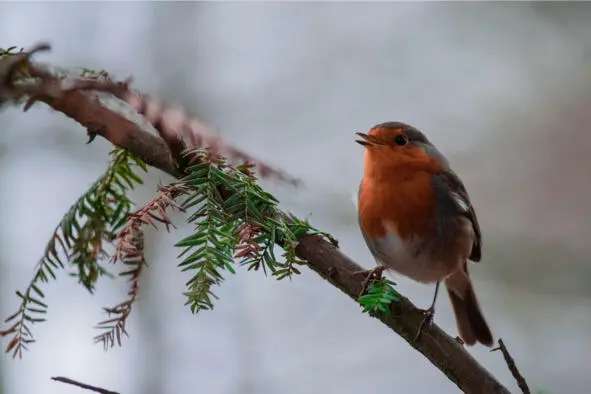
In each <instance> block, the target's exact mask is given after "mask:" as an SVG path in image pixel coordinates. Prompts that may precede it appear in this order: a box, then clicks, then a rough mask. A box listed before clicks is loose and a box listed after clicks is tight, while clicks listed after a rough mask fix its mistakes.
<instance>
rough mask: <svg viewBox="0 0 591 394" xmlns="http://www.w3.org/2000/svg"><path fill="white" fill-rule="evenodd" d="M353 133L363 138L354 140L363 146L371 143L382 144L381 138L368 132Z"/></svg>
mask: <svg viewBox="0 0 591 394" xmlns="http://www.w3.org/2000/svg"><path fill="white" fill-rule="evenodd" d="M355 134H357V135H358V136H360V137H361V138H363V139H362V140H355V142H357V143H358V144H361V145H363V146H365V147H367V146H372V145H384V143H383V142H382V141H381V140H379V139H377V138H376V137H374V136H373V135H369V134H365V133H355Z"/></svg>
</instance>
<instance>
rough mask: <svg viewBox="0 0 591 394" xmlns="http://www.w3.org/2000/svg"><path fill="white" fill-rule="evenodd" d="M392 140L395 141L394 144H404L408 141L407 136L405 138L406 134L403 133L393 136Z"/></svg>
mask: <svg viewBox="0 0 591 394" xmlns="http://www.w3.org/2000/svg"><path fill="white" fill-rule="evenodd" d="M394 142H395V143H396V145H400V146H403V145H406V143H407V142H408V138H406V136H404V135H397V136H396V137H395V138H394Z"/></svg>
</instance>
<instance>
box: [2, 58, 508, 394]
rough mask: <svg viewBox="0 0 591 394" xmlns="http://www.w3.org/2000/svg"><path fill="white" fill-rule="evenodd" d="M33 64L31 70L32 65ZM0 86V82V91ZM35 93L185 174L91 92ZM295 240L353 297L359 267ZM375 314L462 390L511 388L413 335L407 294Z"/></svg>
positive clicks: (158, 143)
mask: <svg viewBox="0 0 591 394" xmlns="http://www.w3.org/2000/svg"><path fill="white" fill-rule="evenodd" d="M31 70H32V71H33V72H34V71H35V66H34V65H32V66H31ZM37 75H42V73H39V74H37ZM1 89H2V87H1V86H0V93H1ZM0 96H1V95H0ZM35 99H36V100H39V101H42V102H44V103H46V104H47V105H49V106H50V107H51V108H53V109H54V110H56V111H59V112H62V113H63V114H65V115H66V116H68V117H70V118H72V119H73V120H74V121H76V122H77V123H80V124H81V125H82V126H84V127H85V128H86V129H87V130H88V132H89V133H90V134H92V135H94V134H96V135H100V136H102V137H104V138H105V139H107V140H109V141H110V142H111V143H113V144H114V145H116V146H118V147H121V148H124V149H126V150H129V151H130V152H132V153H133V154H135V155H137V156H138V157H140V158H141V159H142V160H144V161H145V162H146V163H147V164H148V165H150V166H152V167H156V168H158V169H160V170H162V171H164V172H166V173H168V174H170V175H172V176H173V177H177V178H179V177H181V176H182V175H183V173H182V171H181V170H180V169H179V167H178V165H177V163H179V162H181V158H179V157H175V158H173V156H172V155H171V153H170V150H169V149H168V147H167V144H166V143H165V142H164V140H163V139H162V138H160V137H158V136H156V135H154V134H153V133H151V132H149V131H148V130H144V129H143V128H141V127H140V126H139V125H137V124H135V123H134V122H132V121H130V120H129V119H127V118H126V117H124V116H123V115H121V114H119V113H118V112H115V111H113V110H111V109H109V108H107V107H105V106H103V105H102V104H101V103H100V102H99V101H98V99H97V98H96V97H94V96H92V95H91V94H88V93H86V92H83V91H79V90H69V91H66V92H62V94H59V95H51V94H41V95H37V96H36V97H35ZM298 240H299V245H298V247H297V249H296V253H297V255H298V257H300V258H302V259H303V260H305V261H307V263H308V266H309V267H310V268H311V269H312V270H313V271H315V272H316V273H318V274H319V275H320V276H321V277H323V278H324V279H326V280H327V281H328V282H329V283H331V284H332V285H333V286H335V287H337V288H339V289H340V290H341V291H343V292H344V293H345V294H347V295H348V296H350V297H351V298H352V299H353V300H355V301H357V298H358V295H359V293H360V291H361V287H362V282H363V278H362V277H361V276H360V275H355V274H354V273H355V272H357V271H361V270H362V269H363V268H362V267H361V266H359V265H358V264H356V263H355V262H354V261H352V260H351V259H350V258H348V257H347V256H345V255H344V254H343V253H341V252H340V251H339V250H338V249H337V248H336V247H335V246H334V245H332V244H331V243H330V242H328V241H326V240H325V239H323V238H322V237H320V236H310V235H304V236H300V237H299V238H298ZM373 316H374V317H375V318H377V319H379V320H380V321H381V322H382V323H384V324H385V325H386V326H387V327H389V328H390V329H391V330H392V331H394V332H396V333H397V334H398V335H400V336H401V337H402V338H403V339H404V340H405V341H407V342H408V343H409V344H410V345H411V346H412V347H413V348H415V349H416V350H417V351H419V352H420V353H422V354H423V355H424V356H425V357H426V358H427V359H428V360H429V361H430V362H431V363H432V364H433V365H434V366H435V367H437V368H438V369H439V370H441V371H442V372H443V373H444V374H445V376H447V377H448V379H450V381H452V382H453V383H455V384H456V385H457V386H458V387H459V388H460V389H461V390H462V391H464V392H465V393H474V394H493V393H495V394H496V393H506V394H508V393H509V390H507V389H506V388H505V387H504V386H503V385H502V384H501V383H500V382H498V381H497V380H496V379H495V378H494V377H493V376H492V375H491V374H490V373H489V372H488V371H487V370H486V369H485V368H484V367H483V366H482V365H480V364H479V363H478V362H477V361H476V360H475V359H474V358H473V357H472V356H471V355H470V354H469V353H468V352H467V351H466V350H465V349H464V347H463V346H462V345H460V343H459V342H458V341H457V340H456V339H454V338H452V337H451V336H449V335H447V334H446V333H445V332H444V331H443V330H441V328H439V326H437V325H436V324H434V323H433V324H432V325H430V326H429V327H427V328H426V329H424V330H423V331H422V334H421V338H420V339H419V340H417V341H415V340H414V337H415V334H416V333H417V330H418V329H419V325H420V323H421V321H422V320H423V318H424V314H423V313H422V312H421V311H420V310H419V309H417V308H416V307H415V306H414V305H413V304H412V303H411V302H410V301H409V300H408V299H407V298H405V297H402V296H401V297H400V301H399V302H396V303H394V304H392V313H391V314H390V315H387V314H383V313H376V314H373Z"/></svg>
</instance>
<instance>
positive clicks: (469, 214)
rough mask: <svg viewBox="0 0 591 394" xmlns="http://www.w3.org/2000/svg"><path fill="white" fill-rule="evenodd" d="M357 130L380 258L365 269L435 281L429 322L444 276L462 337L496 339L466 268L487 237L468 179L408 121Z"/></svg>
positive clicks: (368, 233) (366, 213)
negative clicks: (455, 169)
mask: <svg viewBox="0 0 591 394" xmlns="http://www.w3.org/2000/svg"><path fill="white" fill-rule="evenodd" d="M356 134H357V135H358V136H360V137H361V139H360V140H357V141H356V142H358V143H359V144H361V145H363V146H364V147H365V167H364V174H363V180H362V181H361V186H360V188H359V201H358V214H359V225H360V227H361V232H362V233H363V237H364V238H365V242H366V243H367V246H368V248H369V250H370V251H371V253H372V255H373V256H374V258H375V259H376V262H377V263H378V267H377V268H376V269H374V270H370V271H366V272H369V275H373V274H375V272H376V271H379V272H380V273H381V271H382V270H384V269H391V270H394V271H396V272H398V273H400V274H402V275H405V276H407V277H409V278H411V279H413V280H416V281H418V282H421V283H435V284H436V285H435V294H434V296H433V302H432V304H431V306H430V307H429V308H428V309H427V310H425V313H426V316H425V321H424V323H425V322H430V321H431V320H432V318H433V315H434V312H435V302H436V300H437V293H438V291H439V284H440V283H441V282H442V281H443V282H444V283H445V286H446V288H447V293H448V295H449V298H450V300H451V304H452V307H453V310H454V313H455V318H456V323H457V326H458V331H459V333H460V337H461V338H462V340H463V342H464V343H465V344H467V345H474V344H475V343H476V342H480V343H482V344H483V345H486V346H492V344H493V337H492V334H491V331H490V329H489V327H488V324H487V323H486V320H485V319H484V316H483V315H482V312H481V310H480V307H479V305H478V300H477V298H476V294H475V293H474V288H473V286H472V283H471V281H470V276H469V274H468V266H467V265H468V260H472V261H474V262H478V261H480V258H481V250H482V249H481V248H482V240H481V234H480V227H479V225H478V220H477V218H476V213H475V212H474V207H473V206H472V203H471V202H470V197H469V196H468V192H467V191H466V189H465V187H464V185H463V183H462V181H461V180H460V178H459V177H458V176H457V175H456V174H455V172H453V171H452V169H451V168H450V167H449V163H448V161H447V159H446V158H445V157H444V156H443V155H442V154H441V153H440V152H439V151H438V150H437V148H435V146H434V145H433V144H432V143H431V142H430V141H429V140H428V139H427V137H425V135H424V134H423V133H422V132H420V131H419V130H417V129H416V128H414V127H412V126H410V125H408V124H405V123H401V122H386V123H382V124H378V125H376V126H374V127H372V128H371V129H370V130H369V132H368V133H367V134H365V133H356ZM368 278H369V277H368ZM421 327H422V325H421ZM419 334H420V329H419V332H418V333H417V336H418V335H419Z"/></svg>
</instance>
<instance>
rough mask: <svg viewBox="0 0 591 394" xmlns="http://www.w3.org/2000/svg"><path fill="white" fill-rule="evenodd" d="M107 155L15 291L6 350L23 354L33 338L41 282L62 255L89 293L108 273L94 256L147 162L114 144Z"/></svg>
mask: <svg viewBox="0 0 591 394" xmlns="http://www.w3.org/2000/svg"><path fill="white" fill-rule="evenodd" d="M111 156H112V159H111V164H110V166H109V168H108V169H107V171H106V172H105V173H104V174H103V176H101V177H100V178H99V179H98V180H97V181H96V182H95V183H94V184H93V185H92V186H91V187H90V188H89V189H88V190H87V191H86V192H85V193H84V194H83V195H82V196H81V197H80V198H79V199H78V200H77V201H76V202H75V203H74V205H72V207H71V208H70V209H69V210H68V212H67V213H66V214H65V215H64V217H63V218H62V220H61V221H60V223H59V225H58V226H57V227H56V229H55V231H54V233H53V235H52V237H51V239H50V241H49V243H48V244H47V247H46V248H45V253H44V255H43V257H42V258H41V260H40V261H39V263H38V264H37V267H36V269H35V274H34V275H33V278H32V280H31V281H30V282H29V284H28V286H27V288H26V289H25V290H24V291H17V292H16V295H17V296H18V297H19V298H20V300H21V301H20V306H19V308H18V310H17V311H16V312H15V313H14V314H12V315H10V316H9V317H8V318H7V319H6V320H5V323H10V322H13V323H12V325H11V326H10V327H9V328H8V329H7V330H4V331H0V336H7V335H13V337H12V339H11V341H10V342H9V343H8V345H7V349H6V351H7V352H10V351H13V356H17V355H18V356H19V357H22V351H23V349H24V350H26V348H27V345H28V344H29V343H32V342H34V338H33V335H32V333H31V331H30V328H29V327H28V325H29V324H34V323H38V322H42V321H44V320H45V319H44V318H43V316H44V315H45V313H46V312H47V304H46V303H45V302H43V299H44V298H45V295H44V293H43V292H42V290H41V287H40V285H41V284H42V283H47V282H48V281H49V279H50V278H52V279H55V278H56V275H55V270H57V269H63V268H65V263H64V260H65V261H67V262H68V263H69V266H70V267H73V268H74V270H73V272H70V276H73V277H76V278H77V279H78V282H79V283H81V284H82V285H83V286H84V287H85V288H86V289H87V290H88V291H90V292H93V290H94V286H95V284H96V281H97V280H98V278H99V277H100V276H103V275H106V274H108V273H107V271H106V270H105V269H104V268H103V267H102V266H101V265H99V259H100V258H101V257H105V256H106V255H107V253H106V252H105V250H104V242H111V241H112V240H113V239H114V238H115V235H116V234H117V232H118V231H119V230H120V229H121V227H122V226H123V225H124V224H125V222H126V216H127V213H128V212H129V211H130V209H131V207H132V202H131V200H130V199H129V198H128V196H127V193H128V192H129V191H130V190H131V189H133V188H134V187H135V186H136V185H138V184H141V183H143V181H142V179H141V178H140V177H139V176H138V175H137V174H136V170H137V169H138V168H139V169H141V170H143V171H144V172H145V171H147V167H146V165H145V164H144V163H143V162H142V161H141V160H140V159H139V158H137V157H135V156H134V155H132V154H131V153H129V152H127V151H124V150H121V149H115V150H113V151H112V152H111ZM64 257H65V258H64Z"/></svg>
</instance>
